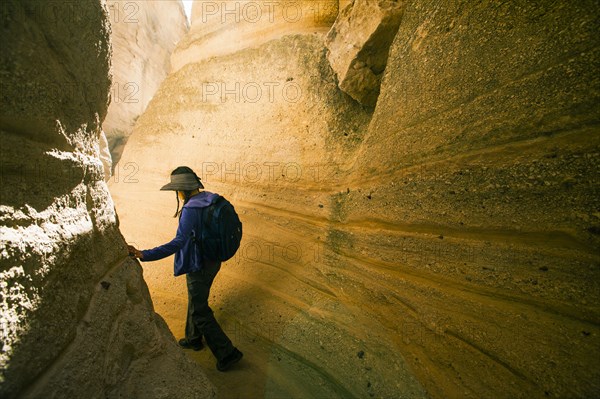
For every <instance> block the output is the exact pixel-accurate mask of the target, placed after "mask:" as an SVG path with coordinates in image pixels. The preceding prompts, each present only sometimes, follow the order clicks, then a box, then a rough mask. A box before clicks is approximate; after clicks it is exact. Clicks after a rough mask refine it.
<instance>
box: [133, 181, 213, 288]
mask: <svg viewBox="0 0 600 399" xmlns="http://www.w3.org/2000/svg"><path fill="white" fill-rule="evenodd" d="M217 196H218V194H214V193H211V192H209V191H201V192H200V194H197V195H195V196H193V197H192V198H190V200H189V201H188V202H187V204H185V205H184V206H183V209H182V211H181V218H180V219H179V227H177V234H176V235H175V238H174V239H173V240H171V241H170V242H168V243H166V244H163V245H161V246H159V247H156V248H153V249H147V250H145V251H142V255H143V259H140V260H141V261H143V262H151V261H155V260H159V259H163V258H166V257H167V256H170V255H173V254H175V268H174V274H175V276H179V275H182V274H185V273H189V272H195V271H198V270H200V269H202V256H201V254H200V248H198V246H197V245H196V244H195V241H194V237H195V236H196V235H197V234H198V233H199V231H197V226H198V225H199V221H198V220H197V219H198V215H199V214H200V213H199V212H197V209H193V208H204V207H206V206H208V205H210V203H211V202H212V200H213V199H214V198H215V197H217Z"/></svg>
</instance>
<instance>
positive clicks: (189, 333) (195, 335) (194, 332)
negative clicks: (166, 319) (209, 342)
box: [179, 274, 204, 350]
mask: <svg viewBox="0 0 600 399" xmlns="http://www.w3.org/2000/svg"><path fill="white" fill-rule="evenodd" d="M186 280H187V281H189V274H188V275H186ZM188 284H189V283H188ZM193 313H194V303H193V302H192V296H191V294H190V292H189V290H188V307H187V317H186V320H185V338H184V339H180V340H179V345H180V346H182V347H183V348H186V349H194V350H200V349H202V348H203V347H204V345H203V344H202V332H201V331H200V329H199V328H197V327H196V325H195V324H194V322H193V320H192V314H193Z"/></svg>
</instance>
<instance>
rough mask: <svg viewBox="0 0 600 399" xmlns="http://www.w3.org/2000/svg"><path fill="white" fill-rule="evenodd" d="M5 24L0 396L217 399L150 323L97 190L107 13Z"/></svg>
mask: <svg viewBox="0 0 600 399" xmlns="http://www.w3.org/2000/svg"><path fill="white" fill-rule="evenodd" d="M1 16H2V27H1V29H2V53H1V58H0V69H1V74H0V80H1V87H2V97H1V98H2V106H1V108H0V109H1V111H0V112H1V114H0V132H1V136H0V143H1V147H0V160H1V162H2V163H1V166H2V182H1V196H0V198H1V205H0V237H1V247H0V292H1V294H0V326H1V329H0V334H1V344H2V348H1V352H0V396H1V397H3V398H13V397H34V398H51V397H56V398H73V397H111V398H117V397H164V398H180V397H187V398H192V397H193V398H198V397H213V396H214V391H213V388H212V386H211V384H210V383H209V382H208V380H207V379H206V377H205V375H204V374H203V372H202V371H201V370H200V369H199V367H198V366H197V365H195V364H194V363H192V362H190V361H189V360H188V359H187V358H186V357H185V355H184V354H183V352H182V351H181V350H180V349H178V348H177V344H176V343H175V341H174V339H173V336H172V335H171V333H170V332H169V330H168V328H167V326H166V325H165V323H164V321H163V320H162V319H161V318H160V317H159V316H158V315H157V314H156V313H155V312H154V310H153V305H152V301H151V299H150V296H149V293H148V289H147V286H146V284H145V282H144V280H143V278H142V273H141V268H140V266H139V263H138V262H135V261H132V260H130V259H129V258H128V257H127V250H126V246H125V242H124V241H123V237H122V236H121V233H120V232H119V229H118V221H117V216H116V214H115V211H114V205H113V202H112V199H111V197H110V195H109V192H108V188H107V185H106V183H105V182H104V171H103V166H102V162H101V160H100V145H99V135H100V131H101V126H100V122H101V121H102V119H103V118H104V117H105V115H106V111H107V107H108V93H109V88H110V83H111V82H110V77H109V65H110V62H109V57H110V41H109V40H110V38H109V31H110V30H109V22H108V11H107V9H106V8H105V5H104V4H103V2H101V1H94V0H85V1H79V2H77V3H69V2H48V3H46V2H38V1H8V2H5V3H3V5H2V14H1ZM58 16H60V18H57V17H58ZM190 380H193V381H194V383H193V384H190V383H189V382H190Z"/></svg>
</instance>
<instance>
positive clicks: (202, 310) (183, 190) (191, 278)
mask: <svg viewBox="0 0 600 399" xmlns="http://www.w3.org/2000/svg"><path fill="white" fill-rule="evenodd" d="M161 190H163V191H164V190H170V191H175V192H176V194H177V211H176V212H175V216H174V217H177V216H179V227H178V228H177V234H176V236H175V238H174V239H173V240H171V241H170V242H168V243H166V244H164V245H161V246H159V247H156V248H153V249H148V250H144V251H139V250H138V249H136V248H134V247H132V246H128V249H129V254H130V255H131V256H134V257H136V258H139V259H140V260H141V261H143V262H151V261H156V260H159V259H163V258H166V257H167V256H170V255H173V254H175V276H178V275H181V274H185V275H186V280H187V289H188V311H187V319H186V323H185V338H182V339H180V340H179V345H180V346H181V347H183V348H185V349H193V350H195V351H198V350H200V349H202V348H203V346H204V345H203V344H202V337H203V336H204V339H205V340H206V344H207V345H208V347H209V348H210V350H211V351H212V353H213V355H214V356H215V358H216V359H217V370H219V371H227V370H228V369H229V368H231V366H233V365H234V364H235V363H237V362H239V361H240V360H241V359H242V356H243V354H242V352H240V351H239V350H238V349H237V348H236V347H234V346H233V344H232V343H231V340H230V339H229V338H228V337H227V335H226V334H225V332H223V329H222V328H221V326H220V325H219V323H218V322H217V320H216V319H215V317H214V314H213V311H212V309H211V308H210V306H208V298H209V295H210V287H211V285H212V283H213V281H214V279H215V277H216V275H217V273H218V272H219V270H220V268H221V262H220V261H215V260H211V259H207V258H206V257H204V256H202V253H200V252H201V250H200V248H199V246H198V245H197V243H196V240H195V237H196V235H198V234H199V233H200V231H199V230H200V227H201V226H200V220H199V219H200V215H201V212H199V211H198V208H203V207H206V206H209V205H210V204H211V203H212V201H213V199H215V198H216V197H218V195H217V194H213V193H211V192H208V191H204V185H203V184H202V182H201V181H200V178H198V176H197V175H196V173H194V171H193V170H192V169H190V168H188V167H186V166H181V167H179V168H177V169H175V170H174V171H173V172H171V182H170V183H169V184H167V185H165V186H163V187H162V188H161ZM201 190H202V191H201ZM179 200H182V201H183V206H182V208H181V211H180V210H179Z"/></svg>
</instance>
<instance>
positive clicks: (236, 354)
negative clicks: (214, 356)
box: [217, 348, 244, 371]
mask: <svg viewBox="0 0 600 399" xmlns="http://www.w3.org/2000/svg"><path fill="white" fill-rule="evenodd" d="M243 356H244V354H243V353H242V352H240V351H239V350H238V349H237V348H234V349H233V352H231V354H230V355H228V356H226V357H225V359H223V360H222V361H218V362H217V370H219V371H227V370H229V369H230V368H231V366H233V365H234V364H236V363H237V362H239V361H240V360H242V357H243Z"/></svg>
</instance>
